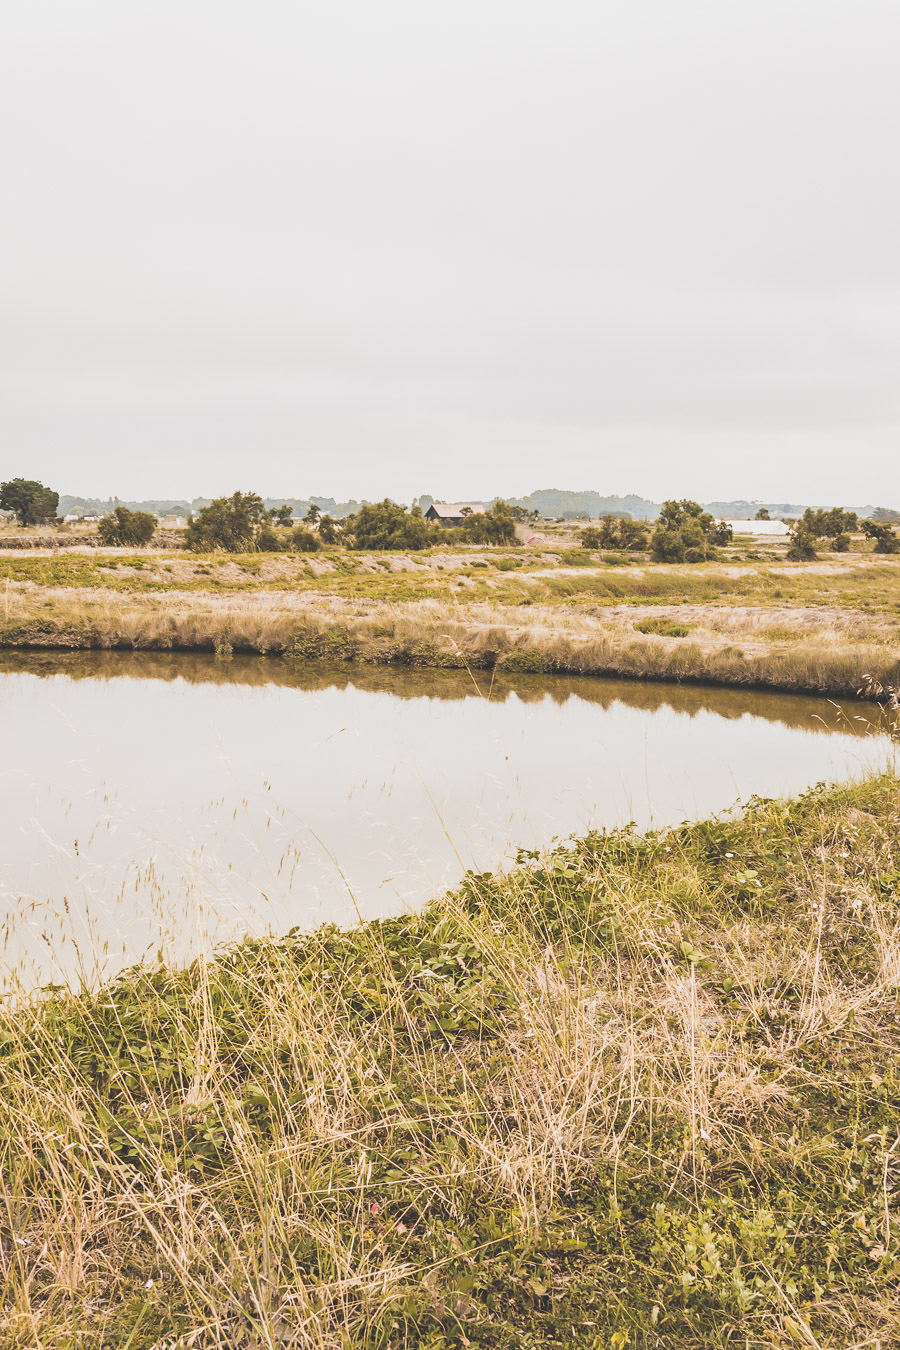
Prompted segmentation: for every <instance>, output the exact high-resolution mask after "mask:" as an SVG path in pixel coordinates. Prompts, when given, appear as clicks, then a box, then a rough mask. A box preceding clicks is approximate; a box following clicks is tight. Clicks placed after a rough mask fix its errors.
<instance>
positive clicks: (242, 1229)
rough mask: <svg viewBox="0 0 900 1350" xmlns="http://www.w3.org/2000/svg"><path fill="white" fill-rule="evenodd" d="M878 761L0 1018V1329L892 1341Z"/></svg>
mask: <svg viewBox="0 0 900 1350" xmlns="http://www.w3.org/2000/svg"><path fill="white" fill-rule="evenodd" d="M898 792H900V783H898V781H897V780H896V779H894V778H879V779H873V780H871V781H868V782H866V783H863V784H861V785H857V786H852V787H847V788H842V789H837V790H830V791H826V790H818V791H815V792H812V793H809V794H807V795H806V796H805V797H803V798H801V799H800V800H798V801H796V802H793V803H789V804H784V803H777V802H776V803H772V802H762V803H758V804H756V805H753V806H752V807H751V808H750V809H749V810H748V811H747V813H746V814H745V815H744V816H743V817H742V818H740V819H738V820H735V821H718V822H715V821H714V822H706V823H702V824H699V825H695V826H692V827H684V828H682V829H678V830H675V831H670V832H666V833H661V834H657V835H651V836H648V837H642V838H638V837H635V836H634V835H632V834H630V833H628V832H620V833H616V834H612V835H608V836H599V835H597V836H591V837H588V838H587V839H584V840H582V841H580V842H579V843H577V844H574V845H571V846H566V847H563V848H560V849H559V850H557V851H556V852H554V853H553V854H552V855H550V856H547V857H536V856H532V855H523V856H522V858H521V859H520V865H519V866H518V867H517V868H516V869H515V870H514V871H513V872H512V873H511V874H510V875H508V876H507V877H505V878H500V877H491V876H478V877H474V876H473V877H470V878H469V879H468V880H467V882H466V884H465V885H464V886H463V887H462V888H461V889H460V890H459V892H457V893H456V894H455V895H453V896H451V897H449V898H447V899H444V900H442V901H440V902H436V903H435V904H433V905H432V906H431V907H429V908H428V909H427V910H426V911H425V912H424V913H422V914H420V915H417V916H414V917H408V918H402V919H395V920H391V921H386V922H380V923H374V924H369V925H367V926H365V927H362V928H359V929H357V930H354V931H352V932H349V933H341V932H337V931H334V930H322V931H320V932H318V933H316V934H313V935H310V936H304V935H300V934H295V935H293V936H290V937H288V938H286V939H283V940H281V941H279V942H269V941H265V942H264V941H256V942H248V943H247V944H245V945H243V946H240V947H238V948H237V949H235V950H233V951H228V952H226V953H223V954H222V955H221V956H220V957H219V958H218V959H217V960H215V961H214V962H211V963H207V964H195V965H194V966H192V967H191V968H190V969H187V970H180V971H179V970H168V969H166V968H163V967H155V968H150V969H146V970H138V971H134V972H132V973H130V974H129V975H127V976H125V977H122V978H121V979H120V980H119V981H118V982H117V983H116V984H114V985H113V986H111V987H109V988H106V989H104V990H102V991H100V992H99V993H96V994H88V993H85V994H81V995H70V994H67V993H65V992H64V991H57V992H55V993H52V994H50V995H48V996H45V997H44V998H42V999H41V1000H39V1001H36V1002H34V1003H31V1004H28V1005H25V1006H22V1007H19V1008H17V1009H15V1010H10V1011H8V1012H6V1013H5V1014H4V1015H3V1018H2V1021H0V1117H2V1128H0V1140H2V1146H0V1195H2V1206H0V1260H2V1267H0V1307H2V1313H0V1344H3V1345H9V1346H16V1347H29V1350H31V1347H43V1348H44V1350H51V1348H52V1350H57V1347H63V1346H65V1347H74V1346H78V1347H79V1348H83V1350H94V1347H96V1350H100V1347H104V1348H105V1347H113V1346H115V1347H118V1350H125V1347H128V1350H149V1347H151V1346H152V1347H162V1346H173V1345H178V1346H184V1347H188V1346H190V1347H213V1346H215V1347H223V1348H224V1347H229V1348H230V1347H235V1346H247V1347H257V1346H259V1347H263V1346H264V1347H269V1348H270V1350H271V1347H275V1346H279V1347H281V1346H290V1347H322V1348H323V1350H324V1348H325V1347H334V1348H335V1350H338V1347H340V1350H346V1348H347V1347H363V1346H365V1347H375V1346H382V1347H396V1350H400V1348H401V1347H406V1346H427V1347H432V1350H438V1347H456V1346H459V1347H464V1346H471V1345H476V1346H478V1345H480V1346H490V1347H506V1346H509V1347H513V1346H516V1347H519V1346H543V1345H548V1346H549V1345H558V1346H584V1347H592V1348H595V1347H596V1348H599V1347H617V1348H619V1350H621V1347H624V1346H646V1347H650V1346H678V1347H701V1346H703V1347H708V1346H721V1347H725V1346H734V1345H739V1346H754V1347H755V1346H793V1345H799V1346H803V1345H806V1346H810V1347H816V1346H819V1347H826V1346H827V1347H835V1350H836V1348H837V1347H840V1348H841V1350H847V1347H850V1346H860V1347H862V1346H863V1345H866V1346H874V1345H876V1344H877V1345H879V1346H881V1347H884V1348H886V1347H890V1346H895V1345H898V1344H900V1313H898V1307H900V1297H898V1296H900V1245H898V1244H900V1207H898V1196H900V1191H898V1189H897V1187H898V1179H900V1142H898V1140H900V1077H898V1069H897V1063H898V1052H900V1004H898V998H900V795H898Z"/></svg>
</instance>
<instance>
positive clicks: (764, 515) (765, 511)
mask: <svg viewBox="0 0 900 1350" xmlns="http://www.w3.org/2000/svg"><path fill="white" fill-rule="evenodd" d="M753 519H754V520H771V519H772V517H771V516H770V515H769V508H768V507H767V506H761V507H760V508H759V510H758V511H757V513H756V515H755V516H754V517H753Z"/></svg>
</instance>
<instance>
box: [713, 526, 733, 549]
mask: <svg viewBox="0 0 900 1350" xmlns="http://www.w3.org/2000/svg"><path fill="white" fill-rule="evenodd" d="M706 538H707V542H708V543H710V544H712V545H713V546H716V545H719V546H722V545H724V544H730V543H732V541H733V540H734V530H733V529H732V528H731V526H730V525H729V524H728V521H727V520H714V521H713V523H712V525H710V527H709V530H708V531H707V534H706Z"/></svg>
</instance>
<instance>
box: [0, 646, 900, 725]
mask: <svg viewBox="0 0 900 1350" xmlns="http://www.w3.org/2000/svg"><path fill="white" fill-rule="evenodd" d="M13 673H22V674H25V673H27V674H31V675H38V676H49V675H65V676H67V677H69V678H70V679H76V680H77V679H94V680H96V679H101V680H113V679H122V678H128V679H139V680H185V681H186V682H187V683H188V684H217V685H227V684H237V685H245V686H246V685H250V686H253V687H257V688H263V687H265V686H267V685H276V686H279V687H281V688H289V689H300V690H304V691H307V692H309V691H315V690H323V689H359V690H361V691H363V692H364V693H374V694H393V695H394V696H395V697H397V698H410V699H412V698H438V699H448V700H452V699H463V698H473V697H476V696H480V697H483V698H490V699H491V700H492V701H494V702H499V703H502V702H504V701H505V700H506V699H507V698H509V697H510V696H511V695H512V694H515V695H516V697H517V698H519V699H520V700H521V701H522V702H523V703H539V702H541V701H542V700H543V699H546V698H550V699H552V701H553V702H554V703H557V704H560V705H562V704H564V703H566V702H568V700H569V699H573V698H577V699H581V700H582V702H585V703H595V704H597V705H598V706H599V707H602V708H608V707H611V706H612V705H613V704H614V703H620V704H624V705H625V706H626V707H629V708H636V709H640V710H642V711H645V712H655V711H656V710H657V709H658V708H671V709H672V710H673V711H674V712H680V713H687V714H688V716H690V717H694V716H696V714H697V713H702V712H711V713H716V714H717V715H718V716H719V717H726V718H729V719H736V718H739V717H745V716H748V715H749V716H752V717H762V718H764V719H766V720H767V721H770V722H780V723H781V724H782V725H784V726H787V727H797V728H801V729H805V730H808V731H814V730H821V731H840V732H843V733H844V734H845V735H846V734H849V735H859V736H864V735H871V734H872V733H877V732H880V731H883V730H884V726H883V721H882V717H881V715H880V713H879V710H878V709H877V708H876V707H874V706H873V705H872V704H865V703H862V702H859V703H857V702H852V701H849V700H846V699H845V700H833V699H825V698H821V697H812V696H809V695H803V694H781V693H775V692H769V691H767V690H754V689H728V688H723V687H721V686H715V685H701V684H655V683H652V682H650V681H642V680H625V679H616V678H613V677H609V676H605V677H601V676H596V675H520V674H515V675H512V674H508V673H502V674H501V673H500V672H499V671H498V672H495V673H493V675H492V672H491V671H484V670H477V671H472V672H469V671H467V670H438V669H434V668H431V667H423V668H419V669H413V668H410V667H408V666H388V665H384V666H380V665H371V666H370V665H363V664H360V663H354V664H352V665H337V664H335V665H332V664H327V663H324V662H304V663H299V662H292V661H290V660H286V659H284V658H283V657H273V656H269V657H266V656H233V657H230V658H228V659H227V660H221V659H219V658H217V657H215V656H212V655H210V654H209V653H206V652H98V651H93V652H85V651H77V652H43V651H41V652H38V651H29V652H22V651H15V652H3V653H0V674H13Z"/></svg>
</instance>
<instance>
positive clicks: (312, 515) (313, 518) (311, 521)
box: [303, 502, 322, 528]
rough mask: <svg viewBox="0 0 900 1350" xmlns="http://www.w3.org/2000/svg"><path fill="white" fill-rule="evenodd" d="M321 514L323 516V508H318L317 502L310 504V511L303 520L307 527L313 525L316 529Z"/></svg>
mask: <svg viewBox="0 0 900 1350" xmlns="http://www.w3.org/2000/svg"><path fill="white" fill-rule="evenodd" d="M321 514H322V510H321V507H319V506H316V503H315V502H310V504H309V510H308V511H307V513H306V515H305V516H304V517H303V519H304V520H305V522H306V524H307V525H312V526H313V528H315V525H316V523H317V521H318V519H319V516H320V515H321Z"/></svg>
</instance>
